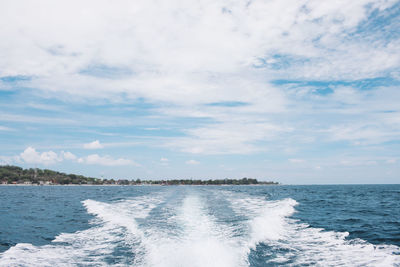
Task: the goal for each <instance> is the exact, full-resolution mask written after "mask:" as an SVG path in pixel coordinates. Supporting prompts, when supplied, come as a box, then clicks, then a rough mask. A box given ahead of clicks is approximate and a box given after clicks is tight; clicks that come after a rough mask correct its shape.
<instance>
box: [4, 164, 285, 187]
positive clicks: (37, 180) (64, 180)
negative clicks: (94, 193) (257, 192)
mask: <svg viewBox="0 0 400 267" xmlns="http://www.w3.org/2000/svg"><path fill="white" fill-rule="evenodd" d="M0 183H1V184H3V185H7V184H11V185H12V184H15V185H277V184H279V183H277V182H272V181H269V182H265V181H257V179H254V178H242V179H209V180H193V179H163V180H148V179H131V180H128V179H99V178H93V177H86V176H83V175H76V174H66V173H62V172H57V171H52V170H48V169H44V170H42V169H38V168H30V169H23V168H21V167H18V166H10V165H6V166H0Z"/></svg>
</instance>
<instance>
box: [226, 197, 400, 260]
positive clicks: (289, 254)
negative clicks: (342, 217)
mask: <svg viewBox="0 0 400 267" xmlns="http://www.w3.org/2000/svg"><path fill="white" fill-rule="evenodd" d="M227 197H228V198H230V201H231V203H232V207H233V209H234V210H235V211H236V212H237V213H238V214H242V215H243V216H246V217H247V218H248V220H247V223H248V225H249V233H248V246H249V248H251V249H252V250H253V251H254V252H255V254H257V253H258V254H262V255H263V262H264V263H266V264H269V265H289V266H309V265H313V266H400V257H399V253H400V249H399V247H396V246H391V245H378V246H376V245H372V244H370V243H368V242H366V241H363V240H360V239H356V240H347V239H346V237H347V236H348V233H347V232H345V233H342V232H334V231H325V230H324V229H320V228H313V227H309V225H307V224H304V223H300V222H299V221H296V220H294V219H291V218H290V216H291V215H292V214H293V213H294V212H295V206H296V205H297V204H298V203H297V202H296V201H295V200H293V199H290V198H289V199H283V200H276V201H268V200H265V199H263V198H260V197H249V196H247V197H246V196H244V195H241V196H238V195H232V193H231V192H228V193H227ZM250 257H251V255H250Z"/></svg>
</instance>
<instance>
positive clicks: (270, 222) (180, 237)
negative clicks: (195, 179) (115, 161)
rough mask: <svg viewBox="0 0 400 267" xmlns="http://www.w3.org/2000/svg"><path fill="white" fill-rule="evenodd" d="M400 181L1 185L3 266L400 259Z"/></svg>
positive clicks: (386, 262)
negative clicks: (369, 182) (307, 183)
mask: <svg viewBox="0 0 400 267" xmlns="http://www.w3.org/2000/svg"><path fill="white" fill-rule="evenodd" d="M399 247H400V185H332V186H232V187H228V186H221V187H214V186H171V187H159V186H137V187H134V186H98V187H97V186H42V187H34V186H0V266H65V265H68V266H110V265H115V266H132V265H133V266H312V265H319V266H400V255H399V254H400V250H399Z"/></svg>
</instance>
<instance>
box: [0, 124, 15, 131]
mask: <svg viewBox="0 0 400 267" xmlns="http://www.w3.org/2000/svg"><path fill="white" fill-rule="evenodd" d="M0 131H14V129H12V128H9V127H5V126H1V125H0Z"/></svg>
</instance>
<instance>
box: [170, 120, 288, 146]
mask: <svg viewBox="0 0 400 267" xmlns="http://www.w3.org/2000/svg"><path fill="white" fill-rule="evenodd" d="M290 130H291V129H289V128H284V127H281V126H277V125H274V124H271V123H268V122H258V123H249V122H245V121H237V122H234V121H233V122H230V123H219V124H211V125H209V126H206V127H202V128H195V129H190V130H187V131H186V133H187V135H188V136H187V137H182V138H176V139H175V140H173V141H171V142H169V143H168V144H167V146H170V147H177V148H179V149H180V150H181V151H184V152H188V153H193V154H248V153H252V152H255V151H260V150H265V149H266V148H265V146H260V145H257V142H260V141H266V140H269V139H272V138H274V137H275V136H276V135H277V134H279V133H285V132H288V131H290Z"/></svg>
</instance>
